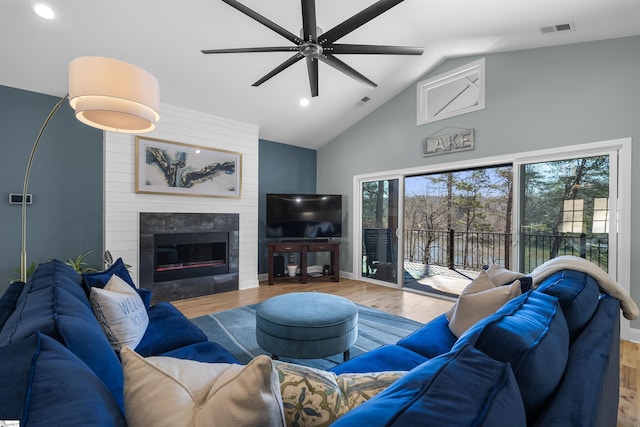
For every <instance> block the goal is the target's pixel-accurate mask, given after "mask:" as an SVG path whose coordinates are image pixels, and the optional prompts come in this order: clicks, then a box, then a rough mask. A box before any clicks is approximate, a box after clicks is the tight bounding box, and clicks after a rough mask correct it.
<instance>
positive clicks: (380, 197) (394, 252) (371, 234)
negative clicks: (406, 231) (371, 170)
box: [360, 179, 400, 285]
mask: <svg viewBox="0 0 640 427" xmlns="http://www.w3.org/2000/svg"><path fill="white" fill-rule="evenodd" d="M399 191H400V189H399V179H381V180H375V181H364V182H362V187H361V194H362V198H361V200H360V203H361V215H362V218H361V224H362V250H361V258H360V267H361V271H360V273H361V277H362V278H372V279H375V280H380V281H383V282H387V283H392V284H394V285H397V283H398V259H399V257H398V236H397V230H398V226H399V207H398V202H399Z"/></svg>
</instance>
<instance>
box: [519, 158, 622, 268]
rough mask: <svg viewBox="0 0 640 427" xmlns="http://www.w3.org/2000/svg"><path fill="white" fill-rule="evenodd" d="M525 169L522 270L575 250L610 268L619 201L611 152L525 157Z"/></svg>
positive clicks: (523, 170)
mask: <svg viewBox="0 0 640 427" xmlns="http://www.w3.org/2000/svg"><path fill="white" fill-rule="evenodd" d="M614 169H615V168H614ZM520 172H521V183H522V187H521V197H520V200H521V205H520V206H521V210H520V224H521V226H520V236H519V242H520V244H519V256H520V263H519V264H520V270H521V271H522V272H524V273H529V272H531V271H532V270H533V269H534V268H536V267H537V266H538V265H540V264H542V263H543V262H545V261H547V260H549V259H552V258H555V257H557V256H560V255H573V256H578V257H581V258H585V259H587V260H589V261H591V262H593V263H594V264H596V265H597V266H599V267H600V268H602V269H603V270H604V271H605V272H608V271H609V258H610V257H611V256H613V257H615V253H612V251H614V248H615V246H616V245H615V241H614V240H611V239H615V238H616V235H615V233H614V234H612V236H610V232H611V231H612V228H613V229H615V224H614V226H613V227H611V226H610V224H611V219H612V217H611V214H610V212H611V206H612V205H613V206H615V204H616V197H615V193H613V194H612V192H611V189H612V187H613V185H612V182H611V181H612V179H613V180H614V181H615V177H613V175H612V173H611V161H610V156H609V155H608V154H603V155H598V156H588V157H575V158H570V159H561V160H552V161H544V162H536V163H526V164H523V165H521V166H520ZM612 196H613V197H612ZM613 212H615V210H614V211H613ZM613 218H615V216H614V217H613ZM610 237H611V239H610ZM610 243H612V244H610Z"/></svg>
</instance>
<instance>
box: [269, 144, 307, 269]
mask: <svg viewBox="0 0 640 427" xmlns="http://www.w3.org/2000/svg"><path fill="white" fill-rule="evenodd" d="M259 144H260V145H259V160H258V176H259V178H258V273H261V274H262V273H267V244H266V242H267V239H266V237H265V236H266V224H265V220H266V202H265V201H266V194H267V193H312V194H313V193H315V192H316V151H315V150H310V149H307V148H300V147H295V146H293V145H286V144H280V143H277V142H272V141H266V140H262V139H261V140H260V141H259Z"/></svg>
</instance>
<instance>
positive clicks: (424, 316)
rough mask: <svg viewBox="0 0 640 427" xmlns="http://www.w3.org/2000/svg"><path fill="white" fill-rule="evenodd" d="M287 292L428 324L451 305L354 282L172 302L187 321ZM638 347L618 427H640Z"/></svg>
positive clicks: (623, 389)
mask: <svg viewBox="0 0 640 427" xmlns="http://www.w3.org/2000/svg"><path fill="white" fill-rule="evenodd" d="M289 292H325V293H330V294H335V295H340V296H343V297H345V298H349V299H350V300H352V301H354V302H357V303H360V304H363V305H367V306H370V307H375V308H377V309H380V310H383V311H386V312H389V313H392V314H396V315H398V316H403V317H406V318H409V319H413V320H416V321H418V322H422V323H427V322H428V321H430V320H431V319H433V318H435V317H437V316H438V315H440V314H441V313H443V312H444V311H446V310H448V309H449V308H450V307H451V306H452V305H453V302H451V301H446V300H443V299H439V298H433V297H429V296H426V295H423V294H419V293H414V292H409V291H404V290H398V289H393V288H388V287H384V286H378V285H373V284H370V283H366V282H359V281H355V280H344V279H343V280H341V281H340V282H339V283H335V282H313V283H308V284H305V285H303V284H293V283H279V284H276V285H273V286H269V285H267V284H266V283H264V284H260V286H259V287H257V288H252V289H245V290H241V291H232V292H225V293H222V294H215V295H210V296H205V297H199V298H192V299H187V300H181V301H174V302H173V304H174V305H175V306H176V307H177V308H178V309H179V310H180V311H181V312H182V313H184V315H185V316H187V317H190V318H191V317H198V316H203V315H205V314H209V313H214V312H218V311H224V310H229V309H232V308H236V307H242V306H244V305H249V304H255V303H259V302H262V301H264V300H266V299H268V298H271V297H272V296H276V295H280V294H285V293H289ZM638 384H640V344H636V343H633V342H630V341H621V345H620V406H619V409H618V424H617V425H618V427H632V426H638V425H640V400H639V397H638Z"/></svg>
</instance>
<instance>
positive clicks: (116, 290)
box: [89, 274, 149, 351]
mask: <svg viewBox="0 0 640 427" xmlns="http://www.w3.org/2000/svg"><path fill="white" fill-rule="evenodd" d="M89 299H90V301H91V308H92V309H93V313H94V314H95V316H96V318H97V319H98V322H99V323H100V326H101V327H102V330H103V331H104V333H105V334H106V335H107V338H108V339H109V342H110V343H111V346H112V347H113V348H114V349H115V350H116V351H120V350H121V349H122V348H123V347H125V346H129V347H133V348H135V347H136V346H137V345H138V344H140V341H141V340H142V337H143V336H144V334H145V332H146V331H147V326H149V316H148V315H147V310H146V308H145V307H144V304H143V302H142V298H140V295H138V293H137V292H136V291H135V289H133V288H132V287H131V286H129V284H128V283H126V282H125V281H124V280H122V279H121V278H120V277H118V276H116V275H115V274H114V275H113V276H111V279H109V282H107V284H106V286H105V287H104V289H100V288H97V287H92V288H91V295H90V298H89Z"/></svg>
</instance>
